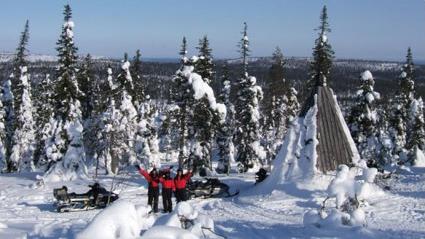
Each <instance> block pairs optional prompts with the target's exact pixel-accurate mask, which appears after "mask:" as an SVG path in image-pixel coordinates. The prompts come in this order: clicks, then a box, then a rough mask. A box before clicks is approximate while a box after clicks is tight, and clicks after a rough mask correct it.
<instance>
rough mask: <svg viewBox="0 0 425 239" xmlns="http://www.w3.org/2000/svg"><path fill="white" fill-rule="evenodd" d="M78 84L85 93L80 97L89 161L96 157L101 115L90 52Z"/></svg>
mask: <svg viewBox="0 0 425 239" xmlns="http://www.w3.org/2000/svg"><path fill="white" fill-rule="evenodd" d="M78 86H79V88H80V90H81V92H82V93H83V94H82V95H81V97H80V102H81V105H82V107H81V111H82V113H83V114H82V117H83V118H82V119H83V122H82V123H83V126H84V147H85V149H86V157H87V159H88V162H90V163H91V162H92V160H93V159H95V158H96V155H95V154H96V152H95V151H96V150H95V148H96V146H97V145H96V144H97V140H96V135H97V133H98V131H99V130H100V128H99V126H100V125H99V122H98V121H99V116H100V114H101V113H102V112H100V110H101V108H100V106H99V104H100V100H99V93H100V90H99V81H98V80H97V79H96V78H95V74H94V69H93V61H92V58H91V56H90V54H87V56H86V57H85V58H84V61H83V62H82V64H81V68H80V69H79V71H78Z"/></svg>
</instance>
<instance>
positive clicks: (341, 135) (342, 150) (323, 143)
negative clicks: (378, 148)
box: [300, 85, 359, 172]
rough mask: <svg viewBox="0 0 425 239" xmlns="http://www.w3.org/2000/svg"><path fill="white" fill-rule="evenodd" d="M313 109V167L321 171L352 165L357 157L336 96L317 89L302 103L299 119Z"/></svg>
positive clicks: (320, 87)
mask: <svg viewBox="0 0 425 239" xmlns="http://www.w3.org/2000/svg"><path fill="white" fill-rule="evenodd" d="M315 104H316V106H317V115H316V123H317V128H316V130H317V133H316V136H317V140H318V144H317V147H316V151H317V160H316V168H317V169H318V170H320V171H322V172H327V171H332V170H335V169H336V168H337V167H338V165H340V164H346V165H352V164H353V160H354V161H357V160H358V158H359V154H358V151H357V148H356V147H355V144H354V141H353V139H352V137H351V134H350V131H349V130H348V127H347V124H346V122H345V120H344V118H343V116H342V114H341V110H340V108H339V106H338V102H337V99H336V96H335V95H334V94H333V91H332V89H331V88H329V87H328V86H326V85H324V86H317V87H316V89H315V91H314V92H313V94H312V96H310V98H309V99H308V100H307V101H306V103H305V104H304V106H303V108H302V111H301V113H300V117H305V116H306V114H307V112H308V110H310V109H311V108H312V107H314V106H315Z"/></svg>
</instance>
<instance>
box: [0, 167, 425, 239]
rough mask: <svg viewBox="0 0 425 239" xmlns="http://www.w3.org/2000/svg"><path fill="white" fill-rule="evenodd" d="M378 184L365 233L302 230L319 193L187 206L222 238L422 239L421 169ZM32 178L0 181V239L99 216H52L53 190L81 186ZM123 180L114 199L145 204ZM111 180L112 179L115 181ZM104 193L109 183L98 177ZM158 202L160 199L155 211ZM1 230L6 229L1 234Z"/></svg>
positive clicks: (248, 181)
mask: <svg viewBox="0 0 425 239" xmlns="http://www.w3.org/2000/svg"><path fill="white" fill-rule="evenodd" d="M414 172H415V174H403V175H399V176H398V178H395V179H390V180H387V181H384V182H382V183H381V184H385V185H388V186H390V188H391V192H390V193H388V192H387V193H386V194H385V196H382V197H379V198H375V200H373V201H371V202H370V204H369V205H367V206H366V207H365V211H366V213H367V223H368V225H367V227H366V228H351V227H347V228H315V227H304V225H303V222H302V220H303V219H302V218H303V214H304V212H305V211H306V210H308V209H313V208H314V209H318V208H319V207H320V204H321V202H322V200H323V198H324V195H325V194H324V193H322V192H311V194H310V195H308V194H307V195H306V194H303V195H296V194H291V195H290V194H286V193H283V192H277V193H273V194H272V195H268V196H255V195H254V196H247V195H245V194H243V193H241V195H240V196H237V197H233V198H221V199H214V198H212V199H194V200H191V203H192V204H193V205H194V206H195V207H196V208H197V209H198V210H199V211H200V212H201V213H203V214H205V215H208V216H210V217H211V218H212V219H213V220H214V222H215V230H216V232H217V233H219V234H221V235H226V236H227V238H253V239H256V238H425V184H424V181H425V169H415V170H414ZM35 175H36V174H35V173H27V174H24V175H16V174H11V175H0V238H1V239H3V238H5V239H12V238H73V237H74V236H75V234H76V233H77V232H79V231H81V230H82V229H83V228H84V227H85V226H86V225H87V223H88V222H90V221H91V219H92V218H93V217H94V216H95V215H96V214H97V213H99V212H100V210H92V211H82V212H71V213H57V212H56V211H55V208H54V206H53V202H54V199H53V194H52V192H53V188H57V187H61V186H62V185H63V184H66V185H67V186H68V188H69V191H71V192H77V193H82V192H85V191H87V190H88V189H89V188H88V187H87V186H86V185H87V183H90V182H87V181H82V180H80V181H73V182H68V183H51V184H48V185H45V186H44V187H40V188H34V186H33V185H34V183H35ZM123 177H125V181H124V183H123V184H122V187H121V188H119V189H118V191H120V190H121V189H122V192H121V194H120V197H121V198H122V199H126V200H129V201H131V202H133V203H136V204H146V201H147V196H146V183H145V181H144V180H143V179H142V178H141V177H139V175H137V174H132V175H131V177H129V178H128V177H126V176H123ZM252 178H253V175H252V174H251V175H250V174H247V175H240V176H239V175H233V176H230V177H224V178H222V179H223V181H224V182H225V183H227V184H229V185H230V186H231V190H235V189H237V188H238V189H240V190H241V192H244V191H245V192H246V191H249V190H250V189H251V188H252V187H253V181H252ZM115 180H117V179H115ZM99 181H100V183H101V184H102V185H104V186H106V188H108V187H109V186H110V185H111V181H112V177H106V176H102V177H101V178H100V179H99ZM161 202H162V200H161V199H160V208H162V205H161ZM4 225H6V228H4Z"/></svg>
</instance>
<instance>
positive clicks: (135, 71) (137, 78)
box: [131, 50, 145, 107]
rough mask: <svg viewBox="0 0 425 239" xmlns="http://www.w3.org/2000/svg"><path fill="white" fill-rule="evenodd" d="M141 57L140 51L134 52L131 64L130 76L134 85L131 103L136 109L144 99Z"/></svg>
mask: <svg viewBox="0 0 425 239" xmlns="http://www.w3.org/2000/svg"><path fill="white" fill-rule="evenodd" d="M141 57H142V55H141V54H140V50H137V51H136V55H135V56H134V58H133V61H132V63H131V74H132V75H133V76H132V79H133V84H134V95H133V96H132V97H133V102H134V103H135V106H136V107H138V106H139V104H141V103H142V102H143V101H144V99H145V82H144V81H143V77H142V61H141V59H140V58H141Z"/></svg>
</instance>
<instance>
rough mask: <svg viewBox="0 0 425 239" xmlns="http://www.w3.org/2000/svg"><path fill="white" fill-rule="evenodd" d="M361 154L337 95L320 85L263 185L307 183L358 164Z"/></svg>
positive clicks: (305, 105) (287, 137) (260, 186)
mask: <svg viewBox="0 0 425 239" xmlns="http://www.w3.org/2000/svg"><path fill="white" fill-rule="evenodd" d="M359 160H360V157H359V153H358V151H357V148H356V146H355V144H354V141H353V139H352V137H351V134H350V131H349V129H348V127H347V124H346V122H345V120H344V117H343V115H342V113H341V109H340V107H339V105H338V102H337V99H336V96H335V95H334V93H333V91H332V89H331V88H329V87H328V86H327V85H326V84H325V83H324V84H317V85H316V86H315V88H314V89H313V91H312V94H311V96H310V97H309V98H308V99H307V101H306V102H305V103H304V105H303V108H302V110H301V113H300V115H299V116H298V118H297V119H295V120H294V121H293V123H292V125H291V127H290V129H289V130H288V133H287V135H286V136H285V139H284V143H283V145H282V147H281V149H280V151H279V153H278V155H277V156H276V159H275V160H274V163H273V168H272V172H271V175H270V176H269V177H268V178H267V179H266V180H265V181H264V182H263V183H261V185H259V190H262V189H264V190H265V191H270V190H273V189H276V188H279V185H281V186H282V187H283V184H285V183H286V182H288V181H297V182H299V181H306V180H309V179H313V178H314V175H316V174H318V173H320V172H321V173H326V172H328V171H333V170H335V169H336V168H337V167H338V165H340V164H346V165H355V164H357V162H358V161H359Z"/></svg>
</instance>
